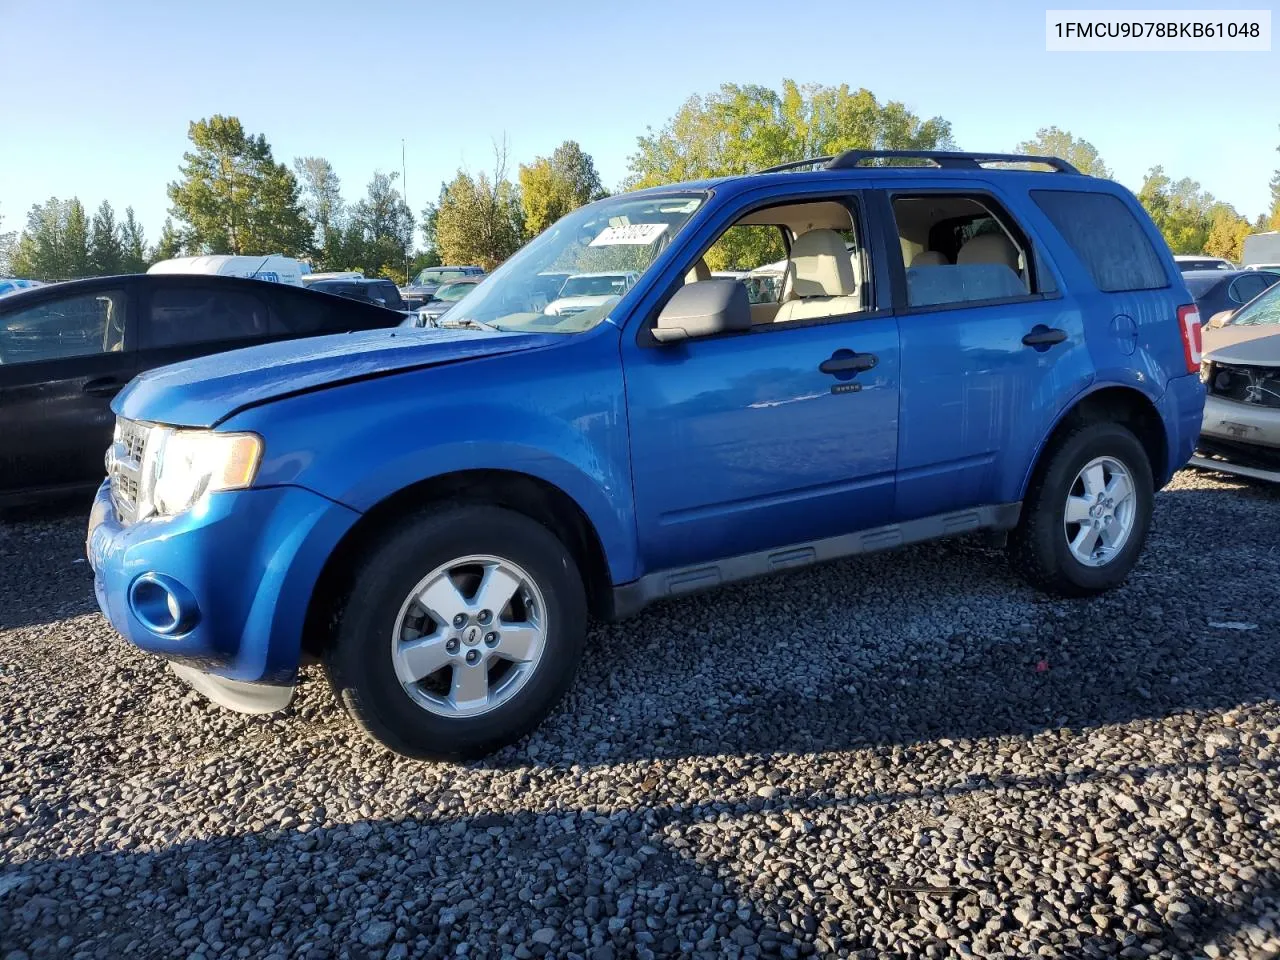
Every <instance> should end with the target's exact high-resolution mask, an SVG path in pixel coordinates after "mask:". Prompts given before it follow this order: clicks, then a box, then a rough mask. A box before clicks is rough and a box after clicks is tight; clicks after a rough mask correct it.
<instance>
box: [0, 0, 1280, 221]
mask: <svg viewBox="0 0 1280 960" xmlns="http://www.w3.org/2000/svg"><path fill="white" fill-rule="evenodd" d="M1065 5H1066V4H1065V3H1064V2H1062V0H1059V2H1057V3H1054V4H1053V6H1065ZM1247 5H1249V4H1248V0H1243V2H1238V3H1229V4H1225V5H1222V6H1223V7H1231V8H1239V7H1240V6H1247ZM1253 5H1254V6H1260V4H1257V3H1255V4H1253ZM1080 6H1087V7H1096V6H1101V4H1097V3H1084V4H1080ZM1122 6H1123V7H1125V8H1138V7H1151V6H1153V5H1152V4H1143V3H1141V2H1133V0H1131V2H1130V3H1127V4H1123V5H1122ZM1154 6H1158V7H1161V8H1169V7H1199V8H1207V7H1213V6H1214V4H1212V3H1211V2H1209V0H1200V2H1199V3H1196V4H1179V3H1177V2H1176V0H1164V2H1163V3H1160V4H1156V5H1154ZM1044 9H1045V5H1039V4H1027V3H1025V2H1022V3H1018V2H1010V3H1004V2H1001V3H986V4H969V3H955V2H937V3H934V2H927V0H913V2H909V3H882V2H874V3H854V2H850V3H835V4H818V5H808V6H806V5H800V6H796V5H794V4H790V3H779V2H778V0H773V2H763V0H736V2H734V3H721V4H717V3H708V2H703V3H700V4H689V3H688V2H672V0H646V2H645V3H642V4H630V3H628V4H622V3H616V4H615V3H607V2H605V3H601V2H599V0H595V2H583V0H555V2H552V3H545V4H528V3H520V2H508V0H492V2H489V3H445V4H421V3H390V2H382V0H365V2H362V3H358V4H351V3H339V2H334V0H314V2H311V3H307V4H298V3H242V2H238V0H225V2H221V3H214V4H185V3H161V2H159V0H151V2H142V0H114V2H112V3H101V2H98V0H79V2H68V0H40V2H36V0H0V50H3V53H2V54H0V90H3V91H5V98H4V99H5V107H4V116H3V119H2V120H0V216H3V218H4V220H3V224H0V229H6V230H7V229H15V228H17V227H20V226H21V225H22V223H23V222H25V216H26V211H27V209H28V208H29V207H30V205H31V204H32V203H34V202H37V201H41V200H44V199H46V198H48V197H49V196H52V195H56V196H59V197H64V198H65V197H69V196H72V195H77V196H79V197H80V199H81V200H82V201H84V203H85V205H86V206H88V207H90V208H93V207H95V206H96V205H97V204H98V203H99V201H101V200H102V199H109V200H111V202H112V203H113V205H114V206H115V207H116V209H117V210H123V208H124V207H125V206H126V205H127V204H133V206H134V207H135V209H136V210H137V212H138V214H139V216H140V217H141V219H142V221H143V224H144V226H145V227H146V229H147V235H148V239H149V240H154V239H155V237H156V234H157V233H158V230H159V227H160V224H161V222H162V221H163V219H164V216H165V212H166V207H167V200H166V198H165V194H164V185H165V184H166V183H168V182H169V181H170V180H172V179H174V178H175V177H176V175H177V169H178V164H179V162H180V161H181V157H182V153H183V150H184V149H185V148H186V146H187V143H186V130H187V124H188V122H189V121H191V120H193V119H197V118H199V117H204V116H208V115H210V114H213V113H227V114H234V115H236V116H239V117H240V118H241V120H242V121H243V122H244V123H245V125H246V127H247V128H248V129H249V130H250V131H252V132H261V133H265V134H266V136H267V139H268V140H269V141H270V143H271V145H272V147H273V149H274V151H275V155H276V157H277V159H281V160H285V161H288V162H291V161H292V158H294V157H296V156H301V155H304V154H318V155H321V156H324V157H327V158H328V159H329V160H330V161H331V162H332V163H333V164H334V166H335V168H336V169H337V171H338V174H339V176H340V177H341V178H342V181H343V190H344V194H345V195H346V197H347V199H355V198H356V197H358V196H359V195H361V194H362V193H363V192H364V188H365V185H366V184H367V182H368V180H369V177H370V175H371V174H372V173H373V171H374V169H375V168H381V169H384V170H399V169H400V144H401V140H402V139H403V140H404V141H405V145H406V148H407V154H408V177H407V180H408V183H407V186H408V198H409V202H410V204H411V205H412V207H413V209H414V212H415V214H416V213H417V212H418V211H419V210H421V208H422V206H423V204H424V202H425V201H427V200H430V199H432V198H434V197H435V195H436V194H437V192H438V191H439V187H440V183H441V181H442V180H444V179H447V178H449V177H450V176H452V174H453V172H454V171H456V169H457V168H458V167H459V166H461V165H466V166H469V167H471V168H472V169H480V168H483V167H485V166H487V165H489V164H491V162H492V142H493V140H494V139H495V138H501V137H502V136H503V135H504V134H505V136H506V137H507V140H508V143H509V146H510V155H511V160H512V162H513V163H512V165H513V170H512V173H513V174H514V164H515V163H517V162H519V161H522V160H528V159H530V158H532V157H534V156H536V155H540V154H547V153H549V152H550V151H551V150H552V149H553V148H554V147H555V146H556V145H557V144H558V143H560V142H561V141H562V140H565V139H576V140H577V141H579V142H580V143H581V144H582V146H583V147H584V149H586V150H587V151H588V152H589V153H591V154H592V155H593V156H594V157H595V159H596V163H597V167H598V168H599V170H600V172H601V175H602V176H603V178H604V181H605V183H606V185H607V186H611V187H612V186H616V184H617V183H618V181H619V180H621V179H622V177H623V176H624V175H625V174H626V161H627V155H628V154H629V153H631V152H632V151H633V149H634V145H635V138H636V136H637V135H639V134H641V133H643V132H644V131H645V128H646V127H647V126H653V127H655V128H656V127H659V126H661V125H662V124H663V123H664V122H665V121H666V119H667V118H668V117H670V116H671V114H672V113H674V112H675V110H676V109H677V108H678V107H679V105H680V104H681V102H683V101H684V100H685V98H686V97H688V96H689V95H690V94H692V93H696V92H706V91H711V90H714V89H715V88H716V87H717V86H718V85H719V84H720V83H721V82H725V81H733V82H737V83H761V84H766V85H770V86H774V87H778V86H780V84H781V81H782V79H783V78H784V77H789V78H792V79H795V80H797V81H799V82H802V83H804V82H819V83H828V84H838V83H848V84H849V85H850V86H852V87H855V88H857V87H867V88H869V89H870V90H872V91H873V92H874V93H875V94H876V96H877V97H879V98H880V99H881V100H886V99H895V100H901V101H904V102H905V103H906V104H907V105H908V107H910V108H911V109H912V110H913V111H915V112H916V113H917V114H919V115H921V116H934V115H941V116H943V117H945V118H947V119H948V120H950V121H951V122H952V125H953V129H954V133H955V136H956V138H957V140H958V142H959V144H960V146H961V147H962V148H964V149H991V150H1007V149H1011V148H1013V147H1014V146H1015V145H1016V144H1017V143H1018V141H1019V140H1022V139H1025V138H1028V137H1030V136H1031V135H1033V134H1034V133H1035V131H1036V129H1037V128H1038V127H1041V126H1047V125H1057V126H1059V127H1063V128H1065V129H1068V130H1070V131H1072V132H1073V133H1074V134H1076V135H1077V136H1082V137H1085V138H1086V139H1089V140H1091V141H1092V142H1093V143H1094V145H1095V146H1097V147H1098V149H1099V150H1100V151H1101V153H1102V155H1103V157H1104V159H1105V160H1106V161H1107V163H1109V164H1110V165H1111V167H1112V169H1113V170H1114V171H1115V174H1116V176H1117V178H1118V179H1119V180H1120V181H1121V182H1123V183H1125V184H1127V185H1128V186H1130V187H1133V188H1135V189H1136V188H1137V186H1138V185H1139V184H1140V183H1141V180H1142V176H1143V173H1144V172H1145V170H1146V169H1147V168H1148V167H1149V166H1151V165H1153V164H1156V163H1162V164H1163V165H1164V167H1165V170H1166V172H1168V173H1169V174H1170V175H1172V176H1174V177H1175V178H1177V177H1182V176H1190V177H1192V178H1193V179H1196V180H1199V181H1200V183H1201V184H1202V186H1203V187H1205V188H1206V189H1209V190H1211V191H1212V192H1213V193H1214V194H1215V196H1217V197H1218V198H1220V199H1223V200H1226V201H1227V202H1229V203H1232V204H1234V205H1235V206H1236V207H1237V209H1239V210H1240V211H1241V212H1242V213H1245V214H1246V215H1248V216H1249V217H1250V218H1251V219H1252V218H1253V217H1256V216H1257V214H1259V213H1260V212H1262V211H1263V210H1264V209H1266V207H1267V206H1268V203H1269V194H1268V190H1267V181H1268V180H1269V178H1270V176H1271V174H1272V172H1273V171H1274V170H1275V169H1276V167H1277V166H1280V153H1277V152H1276V146H1277V145H1280V100H1278V99H1277V93H1278V92H1280V64H1278V62H1277V54H1276V53H1275V52H1270V53H1241V54H1232V53H1165V54H1159V53H1150V54H1147V53H1143V54H1138V53H1089V54H1073V53H1070V54H1069V53H1047V52H1046V51H1045V49H1044V45H1045V43H1044ZM806 11H808V13H807V14H806ZM809 22H811V26H810V25H808V23H809Z"/></svg>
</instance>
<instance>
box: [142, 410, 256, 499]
mask: <svg viewBox="0 0 1280 960" xmlns="http://www.w3.org/2000/svg"><path fill="white" fill-rule="evenodd" d="M261 459H262V438H261V437H259V436H257V435H256V434H252V433H216V432H214V431H212V430H175V429H174V428H172V427H155V428H153V432H152V434H151V436H150V437H149V438H148V441H147V453H146V460H147V462H146V463H144V464H143V465H142V476H143V487H144V492H143V493H142V495H141V496H140V497H139V499H140V500H141V501H143V503H145V504H147V505H148V506H150V507H151V510H150V511H148V512H151V513H154V514H155V515H158V516H162V517H172V516H174V515H175V514H179V513H182V512H183V511H184V510H189V509H190V508H191V507H192V506H194V505H195V504H196V502H197V501H199V500H200V498H201V497H203V496H204V495H205V494H207V493H214V492H216V491H218V490H241V489H244V488H245V487H247V486H249V485H250V484H251V483H253V477H254V474H255V473H257V470H258V463H259V461H260V460H261Z"/></svg>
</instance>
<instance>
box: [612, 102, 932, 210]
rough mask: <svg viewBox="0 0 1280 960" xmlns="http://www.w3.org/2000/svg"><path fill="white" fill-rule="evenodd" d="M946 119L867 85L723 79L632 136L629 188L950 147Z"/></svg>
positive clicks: (627, 183) (627, 182)
mask: <svg viewBox="0 0 1280 960" xmlns="http://www.w3.org/2000/svg"><path fill="white" fill-rule="evenodd" d="M954 147H955V142H954V141H953V140H952V137H951V124H950V123H948V122H947V121H946V120H943V119H942V118H941V117H933V118H931V119H928V120H921V119H920V118H919V117H917V116H916V115H915V114H914V113H912V112H911V111H910V110H908V109H907V108H906V106H905V105H903V104H901V103H899V102H897V101H888V102H885V103H881V102H880V101H879V100H877V99H876V97H875V95H874V94H873V93H872V92H871V91H870V90H866V89H860V90H852V89H850V87H849V86H848V85H847V84H841V85H840V86H838V87H833V86H824V85H821V84H809V85H805V86H800V85H798V84H796V83H795V82H794V81H792V80H784V81H783V83H782V90H781V91H776V90H771V89H769V88H768V87H762V86H755V85H750V86H738V85H737V84H723V85H722V86H721V87H720V89H719V91H717V92H716V93H712V94H708V95H706V96H694V97H690V98H689V100H687V101H686V102H685V103H684V105H683V106H682V107H681V108H680V109H679V110H678V111H677V112H676V114H675V116H674V117H672V118H671V119H670V120H669V121H668V122H667V124H666V126H664V127H663V128H662V129H661V130H660V131H658V132H656V133H655V132H654V131H653V130H652V129H651V130H650V131H649V132H648V134H646V135H645V136H642V137H639V138H638V139H637V149H636V152H635V153H634V154H632V156H631V157H630V158H629V164H630V175H629V176H628V177H627V181H626V185H627V186H629V187H649V186H657V185H660V184H665V183H676V182H679V181H682V180H696V179H700V178H703V177H717V176H726V175H732V174H743V173H750V172H752V171H755V170H760V169H763V168H764V167H769V166H773V165H774V164H778V163H785V162H789V161H794V160H803V159H806V158H808V157H813V156H819V155H824V154H834V153H839V152H840V151H842V150H850V149H855V148H857V149H886V150H894V149H913V150H945V149H954Z"/></svg>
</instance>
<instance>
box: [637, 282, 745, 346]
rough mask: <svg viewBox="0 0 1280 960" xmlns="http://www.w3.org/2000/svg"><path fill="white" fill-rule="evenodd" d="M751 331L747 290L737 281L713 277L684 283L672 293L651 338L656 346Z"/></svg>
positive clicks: (659, 316) (659, 315)
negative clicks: (693, 338) (694, 338)
mask: <svg viewBox="0 0 1280 960" xmlns="http://www.w3.org/2000/svg"><path fill="white" fill-rule="evenodd" d="M750 329H751V304H750V302H749V301H748V300H747V288H746V287H744V286H743V285H742V284H740V283H739V282H738V281H737V280H729V279H726V278H723V277H713V278H712V279H710V280H699V281H697V282H696V283H686V284H685V285H684V286H683V287H681V288H680V289H679V290H677V291H676V292H675V295H674V296H673V297H672V298H671V299H670V300H669V301H667V305H666V306H665V307H663V308H662V312H661V313H660V314H658V322H657V324H656V325H655V326H654V328H653V338H654V339H655V340H657V341H658V342H659V343H675V342H677V341H679V340H688V339H690V338H692V337H709V336H711V335H712V334H716V333H728V332H736V331H742V330H750Z"/></svg>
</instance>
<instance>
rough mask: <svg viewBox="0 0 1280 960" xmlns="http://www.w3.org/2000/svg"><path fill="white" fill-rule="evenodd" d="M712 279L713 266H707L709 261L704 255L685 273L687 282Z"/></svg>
mask: <svg viewBox="0 0 1280 960" xmlns="http://www.w3.org/2000/svg"><path fill="white" fill-rule="evenodd" d="M710 279H711V268H710V267H708V266H707V261H705V260H703V259H702V257H699V258H698V262H697V263H695V264H694V265H693V268H692V269H691V270H690V271H689V272H688V273H686V274H685V275H684V282H685V283H697V282H698V281H699V280H710Z"/></svg>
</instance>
